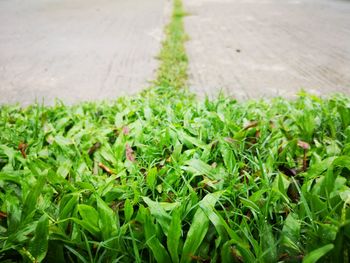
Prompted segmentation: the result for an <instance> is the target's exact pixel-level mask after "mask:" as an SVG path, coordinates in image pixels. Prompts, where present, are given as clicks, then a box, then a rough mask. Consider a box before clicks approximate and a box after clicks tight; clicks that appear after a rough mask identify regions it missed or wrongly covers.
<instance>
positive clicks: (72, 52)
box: [0, 0, 171, 105]
mask: <svg viewBox="0 0 350 263" xmlns="http://www.w3.org/2000/svg"><path fill="white" fill-rule="evenodd" d="M169 3H170V2H169V1H164V0H152V1H144V0H128V1H123V0H117V1H112V0H101V1H93V0H77V1H69V0H63V1H62V0H50V1H47V0H28V1H19V0H11V1H9V0H5V1H0V81H1V85H0V94H1V96H0V104H4V103H15V102H20V103H21V104H23V105H28V104H30V103H33V102H34V101H35V100H36V99H38V100H39V101H40V102H41V100H42V98H44V99H45V102H46V103H47V104H51V103H52V102H53V100H54V99H55V98H56V97H58V98H60V99H62V100H63V101H64V102H66V103H69V104H70V103H74V102H78V101H85V100H89V101H91V100H100V99H111V98H115V97H117V96H122V95H125V94H134V93H136V92H138V91H140V90H142V89H143V88H144V87H146V86H147V85H148V83H147V81H148V80H150V79H153V78H154V73H155V70H156V68H157V65H158V63H157V60H156V59H155V56H156V55H157V54H158V52H159V48H160V43H161V37H162V30H163V28H164V25H165V23H166V21H167V18H168V12H169V11H170V10H169V9H170V7H171V6H170V4H169Z"/></svg>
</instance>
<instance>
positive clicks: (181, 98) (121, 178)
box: [0, 1, 350, 263]
mask: <svg viewBox="0 0 350 263" xmlns="http://www.w3.org/2000/svg"><path fill="white" fill-rule="evenodd" d="M184 15H185V13H184V12H183V10H182V7H181V2H180V1H175V5H174V13H173V16H172V20H171V22H170V24H169V26H168V27H167V28H166V39H165V40H164V43H163V49H162V51H161V53H160V55H159V58H160V60H161V62H162V64H161V66H160V69H159V74H158V77H157V79H156V80H155V82H154V85H153V87H151V88H149V89H147V90H145V91H144V92H143V93H142V94H140V95H138V96H135V97H130V98H119V99H117V100H116V101H113V102H99V103H92V102H91V103H81V104H78V105H74V106H65V105H64V104H63V103H61V102H59V101H58V102H57V103H56V104H55V105H54V106H51V107H49V106H42V105H32V106H30V107H27V108H21V107H19V106H1V108H0V129H1V130H0V132H1V133H0V211H1V212H0V260H1V262H18V261H20V262H42V261H44V262H278V261H279V262H301V261H302V262H306V263H309V262H317V261H318V260H319V262H349V253H350V251H349V248H350V210H349V205H350V188H349V176H350V99H349V98H348V97H345V96H342V95H337V96H334V97H331V98H322V99H321V98H318V97H314V96H311V95H308V94H306V93H303V92H301V93H300V95H299V98H298V99H296V100H295V101H288V100H285V99H282V98H275V99H272V100H269V101H264V100H260V101H247V102H237V101H236V100H234V99H232V98H227V97H225V96H218V98H217V99H215V100H209V99H207V100H205V101H203V102H199V101H197V100H196V99H195V97H194V95H193V94H191V93H190V92H189V91H188V90H187V89H186V88H183V87H185V86H186V84H185V83H186V70H187V57H186V54H185V50H184V46H183V43H184V41H185V40H186V35H185V33H184V31H183V26H182V17H183V16H184Z"/></svg>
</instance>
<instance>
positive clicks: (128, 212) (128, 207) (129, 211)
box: [124, 199, 134, 222]
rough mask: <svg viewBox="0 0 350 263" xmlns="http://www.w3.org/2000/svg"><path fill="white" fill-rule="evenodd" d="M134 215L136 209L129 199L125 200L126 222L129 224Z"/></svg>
mask: <svg viewBox="0 0 350 263" xmlns="http://www.w3.org/2000/svg"><path fill="white" fill-rule="evenodd" d="M133 213H134V208H133V206H132V204H131V202H130V200H129V199H126V200H125V203H124V217H125V222H129V221H130V219H131V217H132V214H133Z"/></svg>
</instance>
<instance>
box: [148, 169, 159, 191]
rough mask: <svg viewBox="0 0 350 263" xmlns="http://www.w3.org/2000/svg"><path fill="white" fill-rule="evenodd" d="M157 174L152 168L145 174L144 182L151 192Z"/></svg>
mask: <svg viewBox="0 0 350 263" xmlns="http://www.w3.org/2000/svg"><path fill="white" fill-rule="evenodd" d="M157 173H158V170H157V167H153V168H151V169H149V170H148V173H147V177H146V182H147V185H148V187H149V188H150V189H151V190H152V191H154V187H155V183H156V181H157Z"/></svg>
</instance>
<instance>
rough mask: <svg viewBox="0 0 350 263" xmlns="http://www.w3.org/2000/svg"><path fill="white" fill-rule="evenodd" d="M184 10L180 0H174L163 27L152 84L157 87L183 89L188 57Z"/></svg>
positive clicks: (166, 89)
mask: <svg viewBox="0 0 350 263" xmlns="http://www.w3.org/2000/svg"><path fill="white" fill-rule="evenodd" d="M185 15H186V14H185V12H184V10H183V7H182V2H181V0H174V6H173V14H172V17H171V21H170V23H169V25H167V26H166V28H165V40H164V41H163V44H162V50H161V52H160V54H159V56H158V58H159V60H160V66H159V70H158V75H157V78H156V80H155V82H154V84H155V85H156V86H158V87H163V88H165V92H167V91H168V90H169V87H171V88H174V89H177V90H178V89H183V88H184V87H185V86H186V80H187V66H188V58H187V55H186V51H185V46H184V42H185V41H186V40H187V35H186V33H185V31H184V26H183V17H184V16H185Z"/></svg>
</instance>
